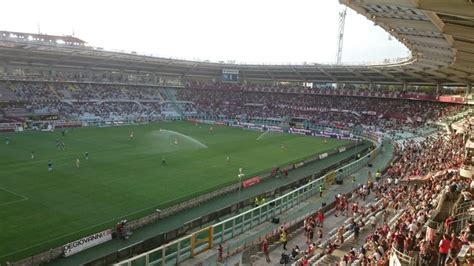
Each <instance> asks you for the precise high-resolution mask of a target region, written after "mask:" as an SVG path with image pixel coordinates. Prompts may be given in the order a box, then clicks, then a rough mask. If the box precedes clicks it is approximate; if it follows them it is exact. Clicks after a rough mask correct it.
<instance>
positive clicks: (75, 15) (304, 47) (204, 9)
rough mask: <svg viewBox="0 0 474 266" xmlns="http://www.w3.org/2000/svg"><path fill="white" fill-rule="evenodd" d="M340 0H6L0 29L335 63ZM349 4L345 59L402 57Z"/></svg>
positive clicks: (249, 59) (222, 56)
mask: <svg viewBox="0 0 474 266" xmlns="http://www.w3.org/2000/svg"><path fill="white" fill-rule="evenodd" d="M343 8H344V6H343V5H340V4H339V2H338V1H337V0H293V1H291V0H238V1H237V0H154V1H152V0H148V1H147V0H134V1H130V0H128V1H124V0H115V1H109V0H81V1H77V0H76V1H70V0H41V1H38V0H7V1H2V11H3V12H2V15H1V16H0V30H7V31H20V32H32V33H38V31H40V32H41V33H44V34H52V35H72V34H73V33H74V35H75V36H76V37H78V38H80V39H82V40H84V41H86V42H87V43H88V44H89V45H91V46H95V47H102V48H104V49H106V50H125V51H134V52H137V53H140V54H147V55H150V54H153V55H155V56H161V57H172V58H181V59H190V60H210V61H225V62H227V61H235V62H236V63H242V62H244V63H285V64H286V63H305V62H306V63H333V62H335V61H336V52H337V34H338V19H339V12H340V11H342V10H343ZM408 55H409V51H408V49H406V48H405V47H404V46H403V45H402V44H400V43H399V42H398V41H397V40H395V39H392V40H389V35H388V33H387V32H385V31H384V30H383V29H381V28H379V27H376V26H374V24H373V22H371V21H369V20H367V19H366V18H365V17H364V16H362V15H358V14H356V13H355V12H354V11H353V10H351V9H349V8H348V9H347V16H346V26H345V33H344V46H343V54H342V61H343V62H345V63H370V62H381V61H382V60H384V59H386V58H396V57H406V56H408Z"/></svg>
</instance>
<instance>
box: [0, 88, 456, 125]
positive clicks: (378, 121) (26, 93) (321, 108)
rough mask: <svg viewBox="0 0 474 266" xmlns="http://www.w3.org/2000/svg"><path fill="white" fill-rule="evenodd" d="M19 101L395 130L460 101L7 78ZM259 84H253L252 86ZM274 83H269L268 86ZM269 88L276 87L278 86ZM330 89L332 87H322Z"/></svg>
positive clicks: (99, 110)
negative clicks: (305, 121) (291, 120)
mask: <svg viewBox="0 0 474 266" xmlns="http://www.w3.org/2000/svg"><path fill="white" fill-rule="evenodd" d="M5 87H7V88H9V89H10V90H11V91H12V92H14V93H15V95H16V97H17V103H16V104H18V103H21V104H23V105H22V106H17V107H21V108H24V109H25V110H27V112H30V113H40V114H43V113H48V112H50V113H55V114H60V115H64V116H70V117H81V116H84V115H92V116H95V117H102V118H110V117H114V116H116V115H117V114H122V115H123V116H132V117H133V116H135V117H144V116H147V115H150V114H157V113H160V112H163V111H165V112H169V113H173V112H174V113H175V114H202V115H212V116H215V115H221V116H228V117H247V118H249V117H258V118H282V117H288V118H291V117H298V118H301V119H306V120H309V121H312V122H313V123H314V124H318V125H326V126H333V127H354V126H364V127H370V128H371V129H373V130H378V129H381V128H382V129H399V128H401V127H402V125H404V124H407V123H406V122H408V123H409V124H412V125H414V126H419V125H421V124H424V123H426V122H428V121H435V120H437V119H438V118H440V117H441V116H443V115H446V114H447V113H452V112H455V111H458V110H459V109H460V108H462V106H461V105H454V104H446V103H438V102H428V101H406V100H398V99H389V98H370V97H352V96H328V95H315V94H303V93H298V89H297V88H286V89H287V90H289V91H291V93H289V92H257V91H250V90H247V89H246V88H247V87H248V86H244V85H238V84H229V83H212V84H200V83H191V84H188V85H187V86H186V87H185V88H178V89H168V88H157V87H150V86H125V85H112V84H108V85H107V84H92V83H91V84H85V83H48V82H13V81H10V82H7V83H5ZM259 87H263V86H258V85H255V88H259ZM271 88H273V87H271ZM273 89H277V88H276V87H275V88H273ZM323 89H325V90H333V88H332V87H323Z"/></svg>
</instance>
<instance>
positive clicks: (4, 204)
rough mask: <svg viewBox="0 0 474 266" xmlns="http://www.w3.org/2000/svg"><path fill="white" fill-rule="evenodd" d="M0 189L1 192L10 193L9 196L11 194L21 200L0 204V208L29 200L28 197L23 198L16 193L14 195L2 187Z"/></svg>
mask: <svg viewBox="0 0 474 266" xmlns="http://www.w3.org/2000/svg"><path fill="white" fill-rule="evenodd" d="M0 189H1V190H3V191H6V192H8V193H10V194H12V195H15V196H17V197H20V198H21V199H19V200H14V201H8V202H5V203H0V206H6V205H10V204H13V203H18V202H22V201H25V200H29V199H30V198H28V197H26V196H23V195H21V194H18V193H16V192H13V191H11V190H9V189H6V188H4V187H0Z"/></svg>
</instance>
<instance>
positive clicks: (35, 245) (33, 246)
mask: <svg viewBox="0 0 474 266" xmlns="http://www.w3.org/2000/svg"><path fill="white" fill-rule="evenodd" d="M0 189H3V188H1V187H0ZM4 190H6V189H4ZM6 191H8V190H6ZM8 192H10V191H8ZM10 193H14V192H10ZM14 194H15V195H18V196H21V197H24V196H22V195H19V194H16V193H14ZM193 194H194V193H189V194H188V195H186V196H183V197H180V198H186V197H189V196H190V195H193ZM180 198H177V199H180ZM27 199H29V198H27V197H25V199H22V200H21V201H23V200H27ZM174 200H176V198H175V199H170V200H167V201H165V202H162V203H160V204H166V203H168V202H172V201H174ZM17 202H18V201H17ZM11 203H13V202H11ZM157 205H159V204H155V205H153V206H150V207H146V208H143V209H140V210H137V211H134V212H131V213H128V214H125V215H122V216H119V217H115V218H112V219H110V220H107V221H105V222H101V223H98V224H95V225H91V226H88V227H85V228H83V229H81V230H78V231H75V232H72V233H68V234H64V235H60V236H58V237H55V238H52V239H49V240H46V241H43V242H41V243H38V244H34V245H31V246H28V247H26V248H23V249H20V250H16V251H14V252H10V253H8V254H4V255H2V254H0V259H1V258H5V257H8V256H11V255H15V254H17V253H20V252H23V251H26V250H29V249H32V248H35V247H38V246H41V245H44V244H47V243H49V242H52V241H55V240H59V239H61V238H65V237H68V236H71V235H74V234H78V233H80V232H83V231H86V230H89V229H92V228H95V227H98V226H101V225H103V224H106V223H110V222H112V221H119V220H121V219H122V218H125V217H127V216H130V215H134V214H137V213H140V212H143V211H146V210H150V209H153V208H156V206H157ZM0 206H1V205H0ZM155 211H156V212H161V211H162V210H160V209H155ZM75 240H77V239H75ZM73 241H74V240H73ZM64 244H67V243H64ZM64 244H60V245H61V246H62V245H64ZM58 246H59V245H58Z"/></svg>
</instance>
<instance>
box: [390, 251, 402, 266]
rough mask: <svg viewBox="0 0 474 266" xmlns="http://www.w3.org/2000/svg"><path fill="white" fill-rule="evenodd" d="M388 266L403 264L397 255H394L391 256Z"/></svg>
mask: <svg viewBox="0 0 474 266" xmlns="http://www.w3.org/2000/svg"><path fill="white" fill-rule="evenodd" d="M388 265H390V266H401V265H402V264H401V263H400V260H399V259H398V257H397V255H396V254H395V253H392V255H391V256H390V261H389V264H388Z"/></svg>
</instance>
